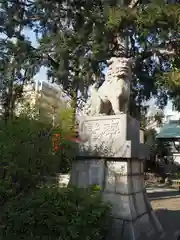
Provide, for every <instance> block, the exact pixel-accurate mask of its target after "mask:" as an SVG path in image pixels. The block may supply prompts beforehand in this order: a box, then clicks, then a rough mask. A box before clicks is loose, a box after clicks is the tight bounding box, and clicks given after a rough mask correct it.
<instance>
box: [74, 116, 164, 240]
mask: <svg viewBox="0 0 180 240" xmlns="http://www.w3.org/2000/svg"><path fill="white" fill-rule="evenodd" d="M80 136H81V138H82V139H84V142H83V143H81V144H79V155H78V156H77V160H76V161H74V162H73V167H72V174H71V183H72V184H76V185H78V186H80V187H87V186H88V185H91V184H98V185H100V186H101V189H102V194H103V198H104V200H105V201H109V202H111V204H112V215H113V221H112V226H110V231H109V236H107V239H108V240H119V239H122V240H139V239H142V240H144V239H151V238H152V239H158V235H160V234H161V233H162V227H161V225H160V223H159V221H158V220H157V218H156V216H155V214H154V212H153V210H152V208H151V205H150V203H149V200H148V198H147V194H146V190H145V185H144V166H143V164H144V160H145V159H146V158H147V156H148V148H147V146H146V145H144V144H143V143H140V126H139V122H138V121H137V120H135V119H133V118H131V117H130V116H128V115H126V114H122V115H116V116H101V117H87V118H86V119H85V120H84V121H82V122H81V124H80ZM141 142H142V141H141Z"/></svg>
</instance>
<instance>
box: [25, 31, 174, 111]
mask: <svg viewBox="0 0 180 240" xmlns="http://www.w3.org/2000/svg"><path fill="white" fill-rule="evenodd" d="M24 33H25V35H26V36H27V37H28V38H29V40H30V41H31V42H32V45H33V46H34V47H37V46H38V42H37V41H36V36H35V33H34V32H33V31H30V30H28V29H25V30H24ZM34 79H35V80H37V81H47V75H46V69H45V68H41V69H40V71H39V73H38V74H36V76H35V77H34ZM154 102H155V100H154V99H151V100H150V101H149V103H148V104H149V105H150V108H151V107H153V106H154V104H155V103H154ZM164 113H165V114H167V115H169V114H175V112H174V111H172V102H170V101H169V102H168V104H167V106H166V107H165V109H164Z"/></svg>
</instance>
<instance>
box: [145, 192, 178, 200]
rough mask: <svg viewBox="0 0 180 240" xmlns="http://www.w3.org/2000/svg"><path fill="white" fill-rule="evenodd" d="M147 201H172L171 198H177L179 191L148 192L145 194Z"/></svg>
mask: <svg viewBox="0 0 180 240" xmlns="http://www.w3.org/2000/svg"><path fill="white" fill-rule="evenodd" d="M147 194H148V198H149V200H161V199H172V198H179V197H180V192H179V191H176V190H174V191H163V190H162V191H158V192H155V191H154V192H150V193H147Z"/></svg>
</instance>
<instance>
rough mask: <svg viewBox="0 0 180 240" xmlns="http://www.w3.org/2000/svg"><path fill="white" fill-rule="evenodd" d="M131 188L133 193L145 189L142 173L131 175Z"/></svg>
mask: <svg viewBox="0 0 180 240" xmlns="http://www.w3.org/2000/svg"><path fill="white" fill-rule="evenodd" d="M132 189H133V193H136V192H140V191H143V190H144V189H145V187H144V176H143V175H139V176H132Z"/></svg>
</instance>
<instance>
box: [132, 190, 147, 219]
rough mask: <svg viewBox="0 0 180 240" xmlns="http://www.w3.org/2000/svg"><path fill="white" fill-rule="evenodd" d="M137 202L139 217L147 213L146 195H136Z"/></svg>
mask: <svg viewBox="0 0 180 240" xmlns="http://www.w3.org/2000/svg"><path fill="white" fill-rule="evenodd" d="M135 201H136V212H137V215H138V216H139V215H141V214H143V213H145V212H147V207H146V203H145V201H144V193H142V192H141V193H137V194H136V195H135Z"/></svg>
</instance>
